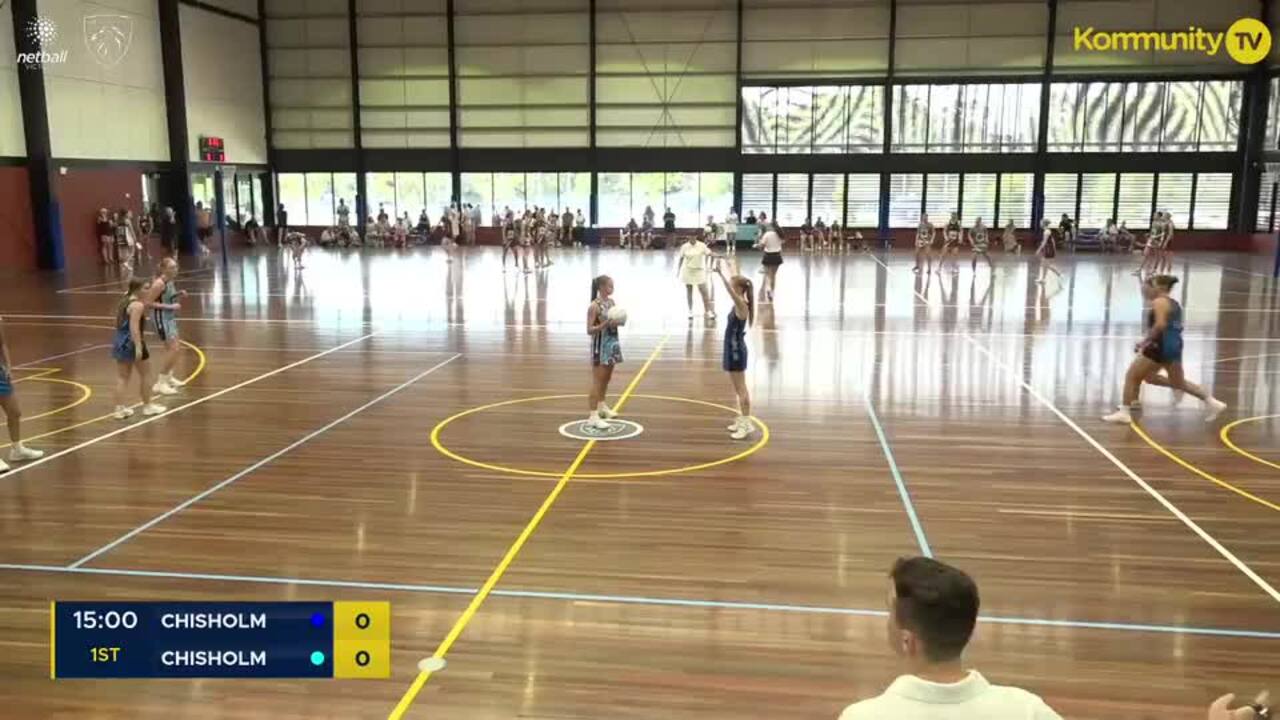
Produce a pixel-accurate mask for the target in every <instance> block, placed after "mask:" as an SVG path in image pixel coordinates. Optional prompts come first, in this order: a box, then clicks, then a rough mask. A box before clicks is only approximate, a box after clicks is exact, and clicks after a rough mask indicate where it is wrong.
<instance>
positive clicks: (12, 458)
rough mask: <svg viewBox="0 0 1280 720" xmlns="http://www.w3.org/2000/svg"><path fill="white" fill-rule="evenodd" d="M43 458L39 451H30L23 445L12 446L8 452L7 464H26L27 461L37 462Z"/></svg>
mask: <svg viewBox="0 0 1280 720" xmlns="http://www.w3.org/2000/svg"><path fill="white" fill-rule="evenodd" d="M42 457H44V452H42V451H40V450H32V449H31V448H29V447H25V446H23V445H14V446H13V449H11V450H9V462H26V461H27V460H39V459H40V458H42Z"/></svg>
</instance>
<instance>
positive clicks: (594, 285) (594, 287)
mask: <svg viewBox="0 0 1280 720" xmlns="http://www.w3.org/2000/svg"><path fill="white" fill-rule="evenodd" d="M603 277H604V276H603V275H597V276H595V277H593V278H591V302H595V301H596V298H597V297H599V296H600V282H601V278H603Z"/></svg>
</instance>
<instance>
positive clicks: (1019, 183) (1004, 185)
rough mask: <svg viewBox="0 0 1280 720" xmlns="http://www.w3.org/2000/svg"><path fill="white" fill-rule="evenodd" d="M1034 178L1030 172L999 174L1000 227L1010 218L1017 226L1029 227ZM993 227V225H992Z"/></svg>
mask: <svg viewBox="0 0 1280 720" xmlns="http://www.w3.org/2000/svg"><path fill="white" fill-rule="evenodd" d="M1034 191H1035V180H1034V178H1033V177H1032V175H1031V173H1004V174H1003V175H1001V176H1000V220H1001V222H1000V227H1004V226H1005V224H1006V223H1008V222H1009V221H1010V220H1012V221H1013V222H1014V223H1015V224H1016V225H1017V227H1020V228H1027V227H1031V199H1032V194H1033V192H1034ZM993 227H994V225H993Z"/></svg>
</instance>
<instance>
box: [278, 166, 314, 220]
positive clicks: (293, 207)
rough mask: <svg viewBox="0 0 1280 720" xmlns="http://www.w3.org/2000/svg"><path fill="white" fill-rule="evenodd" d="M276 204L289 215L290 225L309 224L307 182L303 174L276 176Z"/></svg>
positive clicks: (281, 174) (280, 174)
mask: <svg viewBox="0 0 1280 720" xmlns="http://www.w3.org/2000/svg"><path fill="white" fill-rule="evenodd" d="M276 202H277V203H278V204H280V205H284V210H285V212H287V213H289V224H290V225H295V226H297V225H306V224H307V180H306V176H305V175H303V174H302V173H279V174H277V175H276Z"/></svg>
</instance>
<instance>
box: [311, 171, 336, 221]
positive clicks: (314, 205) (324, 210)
mask: <svg viewBox="0 0 1280 720" xmlns="http://www.w3.org/2000/svg"><path fill="white" fill-rule="evenodd" d="M307 224H308V225H322V226H329V225H332V224H333V175H331V174H329V173H307Z"/></svg>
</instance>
